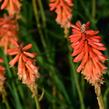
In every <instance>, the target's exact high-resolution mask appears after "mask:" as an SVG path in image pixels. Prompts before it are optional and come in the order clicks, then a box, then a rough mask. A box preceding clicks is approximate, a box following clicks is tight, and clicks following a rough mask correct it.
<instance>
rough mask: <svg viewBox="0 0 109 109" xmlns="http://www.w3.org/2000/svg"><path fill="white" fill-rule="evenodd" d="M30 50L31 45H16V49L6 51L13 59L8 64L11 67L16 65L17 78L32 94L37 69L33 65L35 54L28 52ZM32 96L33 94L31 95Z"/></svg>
mask: <svg viewBox="0 0 109 109" xmlns="http://www.w3.org/2000/svg"><path fill="white" fill-rule="evenodd" d="M31 48H32V44H28V45H26V46H24V47H23V46H22V44H20V45H17V47H16V48H12V49H8V54H9V55H11V56H14V55H15V57H14V58H13V59H12V60H11V61H10V62H9V64H10V65H11V67H13V66H14V65H15V64H16V63H18V77H19V79H20V80H22V83H24V84H26V85H27V86H28V87H29V88H30V89H31V91H32V92H34V90H33V89H34V88H35V80H36V79H37V78H39V73H38V67H36V66H35V65H34V59H33V58H34V57H35V53H30V52H28V50H29V49H31ZM33 94H34V93H33Z"/></svg>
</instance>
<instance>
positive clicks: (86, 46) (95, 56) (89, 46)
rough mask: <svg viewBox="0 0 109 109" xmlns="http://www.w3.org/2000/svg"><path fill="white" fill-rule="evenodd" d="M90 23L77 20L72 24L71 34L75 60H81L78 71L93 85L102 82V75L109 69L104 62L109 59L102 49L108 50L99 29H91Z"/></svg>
mask: <svg viewBox="0 0 109 109" xmlns="http://www.w3.org/2000/svg"><path fill="white" fill-rule="evenodd" d="M89 26H90V23H89V22H87V23H86V24H81V22H80V21H77V22H76V24H75V25H72V32H73V34H72V35H70V36H69V39H70V42H71V47H72V48H73V53H72V56H74V60H73V61H74V62H79V61H80V62H81V63H80V65H79V67H78V68H77V72H81V73H82V74H83V75H84V76H85V79H87V80H88V81H89V83H91V84H92V85H95V84H101V83H102V75H103V73H104V72H105V70H106V69H107V68H106V67H105V65H104V64H103V62H104V61H105V60H106V59H107V58H106V56H104V55H103V54H102V52H101V51H104V50H106V48H105V46H104V44H102V43H101V37H100V36H98V35H97V34H98V31H94V30H91V29H89Z"/></svg>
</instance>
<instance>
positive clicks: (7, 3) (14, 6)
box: [0, 0, 21, 16]
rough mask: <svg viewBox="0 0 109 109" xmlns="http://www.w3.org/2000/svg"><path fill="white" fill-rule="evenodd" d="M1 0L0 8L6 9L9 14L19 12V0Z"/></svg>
mask: <svg viewBox="0 0 109 109" xmlns="http://www.w3.org/2000/svg"><path fill="white" fill-rule="evenodd" d="M2 1H3V3H2V5H1V10H3V9H6V10H7V11H8V13H9V15H10V16H13V15H16V14H19V12H20V7H21V4H20V1H19V0H0V2H2Z"/></svg>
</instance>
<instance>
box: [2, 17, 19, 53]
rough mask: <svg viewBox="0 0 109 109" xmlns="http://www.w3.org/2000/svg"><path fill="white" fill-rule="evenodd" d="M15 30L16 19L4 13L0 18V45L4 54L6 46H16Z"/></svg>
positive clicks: (16, 29)
mask: <svg viewBox="0 0 109 109" xmlns="http://www.w3.org/2000/svg"><path fill="white" fill-rule="evenodd" d="M17 32H18V25H17V22H16V20H14V19H12V17H9V16H6V15H4V17H3V18H0V46H2V47H3V48H4V52H5V54H6V53H7V49H8V48H10V47H14V46H16V45H15V42H16V41H17V40H18V39H17Z"/></svg>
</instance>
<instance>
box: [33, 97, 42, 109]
mask: <svg viewBox="0 0 109 109" xmlns="http://www.w3.org/2000/svg"><path fill="white" fill-rule="evenodd" d="M34 100H35V103H36V109H41V108H40V104H39V101H38V98H37V95H35V96H34Z"/></svg>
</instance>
